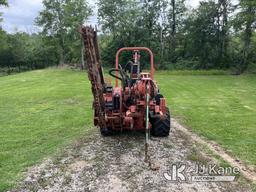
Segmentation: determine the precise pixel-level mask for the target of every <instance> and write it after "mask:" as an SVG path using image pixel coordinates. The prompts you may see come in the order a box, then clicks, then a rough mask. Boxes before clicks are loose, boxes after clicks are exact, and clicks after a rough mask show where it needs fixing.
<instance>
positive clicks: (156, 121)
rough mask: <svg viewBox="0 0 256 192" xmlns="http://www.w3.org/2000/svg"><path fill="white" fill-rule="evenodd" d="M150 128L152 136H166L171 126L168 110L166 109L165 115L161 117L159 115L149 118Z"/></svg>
mask: <svg viewBox="0 0 256 192" xmlns="http://www.w3.org/2000/svg"><path fill="white" fill-rule="evenodd" d="M151 124H152V130H151V134H152V136H154V137H168V136H169V134H170V128H171V119H170V112H169V109H167V112H166V117H165V118H164V119H161V118H160V117H159V116H156V117H153V118H151Z"/></svg>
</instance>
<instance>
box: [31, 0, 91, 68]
mask: <svg viewBox="0 0 256 192" xmlns="http://www.w3.org/2000/svg"><path fill="white" fill-rule="evenodd" d="M43 4H44V10H43V11H41V12H40V13H39V16H38V17H37V19H36V24H37V25H38V26H41V27H43V34H44V35H45V36H48V37H53V38H55V39H56V43H57V45H58V49H59V63H60V64H64V63H67V62H68V61H69V62H71V61H72V58H70V55H72V53H71V52H72V51H71V50H72V47H74V46H77V45H79V46H80V48H81V47H82V44H81V43H80V42H81V40H80V36H79V35H78V33H77V30H78V27H80V26H81V25H83V24H84V23H85V21H86V20H87V19H88V17H89V15H90V14H91V9H90V7H89V6H88V4H87V3H86V1H84V0H44V1H43Z"/></svg>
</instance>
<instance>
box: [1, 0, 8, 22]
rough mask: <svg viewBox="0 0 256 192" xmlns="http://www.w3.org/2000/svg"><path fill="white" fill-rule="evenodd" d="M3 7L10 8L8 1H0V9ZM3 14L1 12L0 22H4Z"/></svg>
mask: <svg viewBox="0 0 256 192" xmlns="http://www.w3.org/2000/svg"><path fill="white" fill-rule="evenodd" d="M1 6H8V2H7V0H0V7H1ZM2 20H3V19H2V13H1V12H0V22H1V21H2Z"/></svg>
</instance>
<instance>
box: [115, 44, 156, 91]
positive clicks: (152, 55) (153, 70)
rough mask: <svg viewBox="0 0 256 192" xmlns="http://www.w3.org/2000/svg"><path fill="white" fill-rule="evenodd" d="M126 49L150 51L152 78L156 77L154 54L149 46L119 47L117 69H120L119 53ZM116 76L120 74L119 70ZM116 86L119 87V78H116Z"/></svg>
mask: <svg viewBox="0 0 256 192" xmlns="http://www.w3.org/2000/svg"><path fill="white" fill-rule="evenodd" d="M124 51H146V52H148V53H149V55H150V77H151V79H152V80H153V79H154V72H155V68H154V54H153V52H152V51H151V50H150V49H149V48H147V47H124V48H121V49H119V50H118V51H117V53H116V69H117V70H118V66H119V55H120V53H122V52H124ZM116 76H118V72H116ZM116 87H118V79H117V78H116Z"/></svg>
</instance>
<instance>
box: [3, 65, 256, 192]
mask: <svg viewBox="0 0 256 192" xmlns="http://www.w3.org/2000/svg"><path fill="white" fill-rule="evenodd" d="M196 74H197V75H190V73H189V72H186V73H185V74H182V73H169V72H158V73H157V75H156V79H157V81H158V83H159V85H160V89H161V92H162V93H163V94H164V95H165V96H166V97H167V99H168V105H169V106H170V107H171V110H172V114H173V116H175V117H177V118H179V119H180V121H182V122H183V123H184V124H185V125H187V126H189V127H190V128H191V129H192V130H193V131H194V132H196V133H198V134H199V135H203V136H205V137H206V138H208V139H210V140H215V141H216V142H218V143H219V144H220V145H221V146H223V147H224V148H225V149H227V150H228V151H230V152H231V153H232V154H234V155H235V156H237V157H239V158H241V159H242V160H244V161H245V162H247V163H248V165H253V166H254V167H255V166H256V156H255V154H256V126H255V125H256V118H255V116H256V76H253V75H244V76H228V75H216V74H218V73H217V72H216V73H212V75H209V74H211V73H207V74H208V75H203V74H204V73H203V72H200V74H198V73H196ZM213 74H215V75H213ZM221 74H222V73H221ZM0 87H1V92H0V191H2V190H5V189H7V188H10V187H13V186H14V184H15V181H16V180H17V179H18V178H20V176H21V173H22V171H25V170H26V168H27V167H29V166H32V165H34V164H35V163H39V162H40V161H42V159H43V158H45V157H48V156H49V155H52V154H54V153H56V151H57V150H59V149H61V148H63V147H64V146H66V145H68V144H69V143H70V142H72V141H74V140H75V139H77V138H78V137H82V136H84V135H86V134H87V132H88V131H89V130H90V129H91V127H92V118H93V117H92V115H93V113H92V95H91V89H90V83H89V81H88V80H87V75H86V74H85V73H84V72H75V71H71V70H56V69H48V70H40V71H33V72H27V73H22V74H17V75H13V76H7V77H1V78H0Z"/></svg>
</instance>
